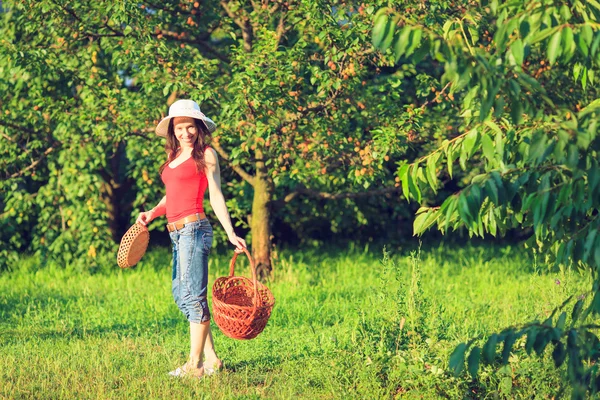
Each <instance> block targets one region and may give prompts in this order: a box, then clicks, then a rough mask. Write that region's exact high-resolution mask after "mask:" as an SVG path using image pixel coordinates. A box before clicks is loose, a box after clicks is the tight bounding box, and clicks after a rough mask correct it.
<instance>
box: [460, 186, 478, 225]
mask: <svg viewBox="0 0 600 400" xmlns="http://www.w3.org/2000/svg"><path fill="white" fill-rule="evenodd" d="M458 215H460V218H461V219H462V220H463V221H464V222H465V223H466V224H467V225H470V224H471V222H472V221H473V219H474V218H473V216H472V215H471V211H470V210H469V199H468V198H467V196H466V195H465V191H464V190H463V191H461V192H460V194H459V195H458Z"/></svg>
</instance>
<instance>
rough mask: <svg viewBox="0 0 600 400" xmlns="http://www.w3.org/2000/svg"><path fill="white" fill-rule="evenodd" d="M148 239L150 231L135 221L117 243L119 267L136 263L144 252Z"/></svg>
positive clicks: (131, 265) (127, 266) (126, 266)
mask: <svg viewBox="0 0 600 400" xmlns="http://www.w3.org/2000/svg"><path fill="white" fill-rule="evenodd" d="M149 240H150V233H148V228H146V227H145V226H144V225H142V224H137V223H136V224H134V225H133V226H132V227H131V228H129V229H128V230H127V232H125V235H123V238H122V239H121V244H120V245H119V252H118V253H117V264H119V267H121V268H129V267H133V266H134V265H135V264H137V263H138V261H140V260H141V258H142V256H143V255H144V253H146V249H147V248H148V241H149Z"/></svg>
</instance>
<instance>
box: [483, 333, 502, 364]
mask: <svg viewBox="0 0 600 400" xmlns="http://www.w3.org/2000/svg"><path fill="white" fill-rule="evenodd" d="M497 343H498V335H497V334H496V333H494V334H492V336H490V337H489V338H488V340H487V342H485V344H484V345H483V350H482V351H483V360H484V361H485V362H486V363H487V364H491V363H493V362H494V359H495V358H496V344H497Z"/></svg>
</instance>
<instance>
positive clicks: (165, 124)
mask: <svg viewBox="0 0 600 400" xmlns="http://www.w3.org/2000/svg"><path fill="white" fill-rule="evenodd" d="M176 117H189V118H194V119H198V120H200V121H202V122H204V125H205V126H206V129H208V131H209V132H210V133H213V132H214V131H215V130H216V129H217V125H216V124H215V123H214V121H213V120H212V119H210V118H208V117H207V116H206V115H204V114H202V113H200V112H198V113H196V112H188V113H186V114H185V115H169V116H167V117H164V118H163V119H162V120H161V121H160V122H159V123H158V125H156V134H157V135H158V136H162V137H167V134H168V132H169V121H170V120H171V119H172V118H176Z"/></svg>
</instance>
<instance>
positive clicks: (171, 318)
mask: <svg viewBox="0 0 600 400" xmlns="http://www.w3.org/2000/svg"><path fill="white" fill-rule="evenodd" d="M79 300H80V298H79V296H77V295H74V294H70V295H63V294H59V293H55V292H52V291H49V290H39V289H36V292H35V294H32V293H30V292H22V293H19V294H15V295H13V296H1V297H0V346H1V345H8V344H17V343H23V342H26V341H31V340H41V341H43V340H60V339H69V340H71V339H84V338H89V337H91V336H94V337H110V336H113V337H114V336H117V337H134V336H141V335H142V334H147V333H153V332H155V333H160V334H163V333H164V332H166V331H171V330H175V329H176V328H177V327H178V326H180V325H181V323H182V321H183V320H182V318H181V315H180V314H178V313H176V312H173V313H169V314H168V315H153V316H152V317H149V318H148V319H147V320H145V321H140V320H139V319H137V320H136V319H132V320H131V321H129V322H117V321H114V319H115V315H117V316H118V312H119V310H118V309H116V310H115V313H114V314H112V315H111V320H112V321H107V323H105V324H102V322H100V323H98V321H97V320H94V319H92V326H86V325H90V324H89V323H87V324H86V323H84V319H83V315H82V311H83V312H85V309H80V307H79V306H78V305H77V302H78V301H79ZM44 315H47V316H48V318H47V319H45V318H44ZM123 319H125V317H124V318H123ZM28 320H29V321H31V323H27V322H28ZM44 325H46V326H44ZM47 325H52V327H49V326H47Z"/></svg>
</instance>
